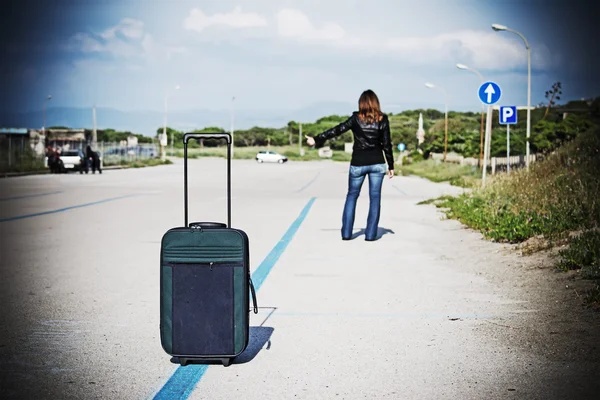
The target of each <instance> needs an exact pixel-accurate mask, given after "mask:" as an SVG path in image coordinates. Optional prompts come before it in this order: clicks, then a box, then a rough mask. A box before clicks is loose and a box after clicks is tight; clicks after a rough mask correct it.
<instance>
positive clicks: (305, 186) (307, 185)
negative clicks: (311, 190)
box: [296, 171, 321, 193]
mask: <svg viewBox="0 0 600 400" xmlns="http://www.w3.org/2000/svg"><path fill="white" fill-rule="evenodd" d="M320 174H321V172H320V171H319V172H317V175H316V176H315V177H314V178H312V180H311V181H310V182H308V183H307V184H306V185H304V186H302V187H301V188H300V189H298V190H297V191H296V193H300V192H301V191H303V190H304V189H306V188H307V187H309V186H310V185H312V184H313V182H314V181H316V180H317V178H318V177H319V175H320Z"/></svg>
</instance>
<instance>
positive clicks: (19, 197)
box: [0, 190, 63, 201]
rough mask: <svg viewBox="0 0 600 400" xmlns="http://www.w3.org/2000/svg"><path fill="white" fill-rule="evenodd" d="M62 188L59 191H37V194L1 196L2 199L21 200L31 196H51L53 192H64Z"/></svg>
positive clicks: (0, 199)
mask: <svg viewBox="0 0 600 400" xmlns="http://www.w3.org/2000/svg"><path fill="white" fill-rule="evenodd" d="M62 192H63V191H62V190H59V191H57V192H48V193H37V194H26V195H23V196H15V197H0V201H9V200H19V199H27V198H29V197H41V196H49V195H51V194H58V193H62Z"/></svg>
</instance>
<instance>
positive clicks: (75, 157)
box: [44, 149, 103, 174]
mask: <svg viewBox="0 0 600 400" xmlns="http://www.w3.org/2000/svg"><path fill="white" fill-rule="evenodd" d="M96 154H98V161H99V164H100V165H96V169H97V170H98V172H100V173H102V172H101V171H102V166H103V165H102V156H101V155H100V152H96ZM44 166H45V167H46V168H49V167H53V168H54V169H53V170H52V172H55V173H63V172H69V171H79V173H80V174H83V172H84V171H85V173H86V174H87V173H88V172H89V170H90V169H91V167H92V165H91V160H87V159H86V157H85V153H84V152H83V151H82V150H78V149H72V150H63V151H62V152H61V153H60V156H59V159H58V161H57V162H56V163H55V164H54V165H52V166H49V165H48V157H46V158H45V160H44ZM51 169H52V168H51Z"/></svg>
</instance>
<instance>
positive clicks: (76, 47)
mask: <svg viewBox="0 0 600 400" xmlns="http://www.w3.org/2000/svg"><path fill="white" fill-rule="evenodd" d="M147 36H148V34H147V33H145V32H144V23H143V22H142V21H138V20H135V19H132V18H124V19H122V20H121V22H119V24H117V25H115V26H112V27H110V28H107V29H105V30H104V31H102V32H95V33H84V32H79V33H76V34H75V35H73V36H72V37H71V38H70V39H69V42H68V44H67V50H70V51H75V52H82V53H108V54H110V55H112V56H115V57H125V58H126V57H132V56H138V55H140V53H141V52H143V50H144V48H143V46H142V41H144V40H147Z"/></svg>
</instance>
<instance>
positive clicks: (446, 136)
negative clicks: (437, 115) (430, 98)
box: [425, 82, 448, 162]
mask: <svg viewBox="0 0 600 400" xmlns="http://www.w3.org/2000/svg"><path fill="white" fill-rule="evenodd" d="M425 86H426V87H428V88H430V89H434V88H435V89H440V90H441V91H442V92H443V93H444V105H445V107H446V116H445V129H444V130H445V134H444V162H446V153H448V94H447V93H446V91H445V90H444V89H442V88H441V87H439V86H435V85H434V84H433V83H429V82H427V83H425Z"/></svg>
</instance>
